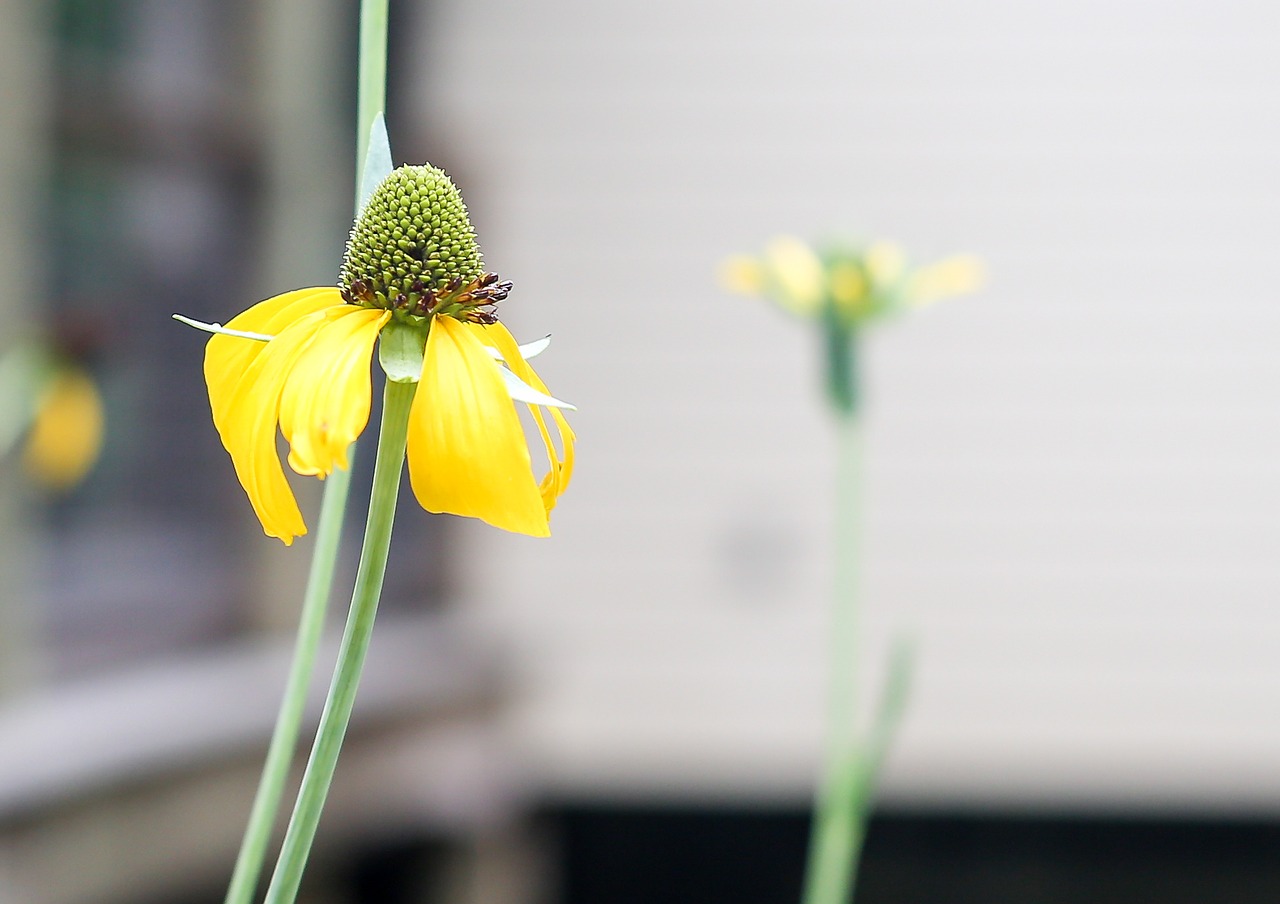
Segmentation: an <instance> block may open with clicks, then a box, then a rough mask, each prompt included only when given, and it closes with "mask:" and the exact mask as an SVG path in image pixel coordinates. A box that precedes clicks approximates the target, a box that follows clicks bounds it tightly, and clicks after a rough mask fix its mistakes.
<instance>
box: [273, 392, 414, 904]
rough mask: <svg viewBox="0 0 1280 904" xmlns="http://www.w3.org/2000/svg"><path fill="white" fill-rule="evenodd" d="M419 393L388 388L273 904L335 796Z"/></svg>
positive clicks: (282, 897)
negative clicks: (331, 664)
mask: <svg viewBox="0 0 1280 904" xmlns="http://www.w3.org/2000/svg"><path fill="white" fill-rule="evenodd" d="M415 389H416V384H414V383H393V382H391V381H390V380H388V381H387V389H386V393H385V395H384V396H383V402H382V427H381V431H380V433H379V435H378V455H377V458H376V460H375V461H374V465H373V491H372V493H371V494H370V497H369V520H368V522H367V523H366V525H365V533H364V548H363V549H362V550H361V551H360V567H359V569H358V570H357V572H356V586H355V591H354V592H353V593H352V595H351V611H350V613H349V614H348V616H347V627H346V631H345V632H344V633H343V635H342V646H341V648H340V649H339V651H338V667H337V670H336V671H335V672H334V675H333V683H332V684H331V685H330V686H329V697H328V699H327V700H326V701H325V705H324V713H323V714H322V715H321V717H320V728H319V730H318V731H317V732H316V740H315V744H314V745H313V746H312V748H311V758H310V759H309V760H308V761H307V770H306V772H305V773H304V774H303V776H302V787H301V788H300V789H299V790H298V801H297V803H296V804H295V805H294V808H293V816H292V818H290V820H289V829H288V831H287V832H286V833H285V838H284V846H283V847H282V848H281V850H280V859H279V860H278V861H276V869H275V873H274V875H272V877H271V885H270V887H269V888H268V889H267V897H266V904H292V902H293V900H294V898H295V897H296V896H297V894H298V885H299V883H300V882H301V881H302V871H303V869H304V868H305V867H306V864H307V855H308V854H309V853H310V852H311V842H312V841H313V840H314V839H315V835H316V826H317V825H318V824H319V822H320V811H321V810H322V809H323V807H324V801H325V798H326V797H327V796H328V794H329V784H330V782H332V780H333V773H334V769H335V768H336V767H337V764H338V752H339V751H340V750H341V749H342V739H343V738H344V737H345V736H346V733H347V724H348V723H349V722H350V721H351V710H352V708H353V707H354V706H355V699H356V688H357V687H358V686H359V684H360V673H361V671H362V670H363V668H364V660H365V654H367V653H368V651H369V639H370V637H371V636H372V633H373V619H374V616H375V615H376V613H377V611H378V598H379V597H380V596H381V594H382V578H383V575H384V573H385V572H386V568H387V551H388V550H389V549H390V547H391V523H392V521H393V520H394V519H395V514H396V493H397V491H398V490H399V488H400V471H401V469H402V468H403V465H404V446H405V437H406V435H407V433H408V427H409V406H410V404H411V403H412V401H413V393H414V390H415Z"/></svg>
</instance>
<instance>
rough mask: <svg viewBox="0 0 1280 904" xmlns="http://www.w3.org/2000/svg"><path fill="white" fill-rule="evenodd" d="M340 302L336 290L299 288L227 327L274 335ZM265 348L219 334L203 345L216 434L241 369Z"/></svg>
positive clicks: (264, 304)
mask: <svg viewBox="0 0 1280 904" xmlns="http://www.w3.org/2000/svg"><path fill="white" fill-rule="evenodd" d="M342 303H343V302H342V296H341V295H339V294H338V290H337V289H332V288H314V289H299V290H298V291H296V292H286V293H285V294H283V295H277V296H275V297H274V298H268V299H267V300H266V301H260V302H258V303H257V304H255V305H254V306H253V307H251V308H249V309H248V310H247V311H245V312H244V313H242V314H238V315H237V316H235V317H233V318H232V319H231V321H230V322H229V323H228V324H227V326H228V327H229V328H231V329H235V330H241V331H243V332H249V333H263V334H266V335H268V336H275V335H278V334H279V333H281V332H282V331H283V330H284V329H285V328H286V327H288V326H289V324H291V323H293V322H294V321H295V320H297V319H298V318H300V317H303V316H305V315H307V314H310V313H311V312H312V311H318V310H322V309H323V308H327V307H332V306H334V305H341V304H342ZM266 347H267V344H266V343H264V342H258V341H255V340H253V339H240V338H237V337H234V336H220V335H215V336H213V337H211V338H210V339H209V343H208V345H206V346H205V351H204V379H205V383H207V384H208V386H209V406H210V408H212V409H213V423H214V426H216V427H217V428H218V433H219V434H221V433H222V432H223V429H224V424H225V422H226V403H227V400H228V399H229V398H230V396H231V393H232V392H233V391H234V390H235V387H236V384H237V383H239V382H240V378H241V377H242V376H243V375H244V372H245V369H246V368H247V367H248V366H249V364H250V363H251V362H252V361H253V360H254V359H255V358H257V357H258V356H259V355H261V354H263V352H265V351H266Z"/></svg>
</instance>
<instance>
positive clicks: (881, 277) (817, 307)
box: [720, 236, 984, 327]
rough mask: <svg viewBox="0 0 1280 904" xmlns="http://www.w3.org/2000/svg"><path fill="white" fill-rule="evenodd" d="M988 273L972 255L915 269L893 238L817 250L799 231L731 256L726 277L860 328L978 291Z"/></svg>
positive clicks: (745, 291) (727, 282) (805, 313)
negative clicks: (752, 252) (758, 249)
mask: <svg viewBox="0 0 1280 904" xmlns="http://www.w3.org/2000/svg"><path fill="white" fill-rule="evenodd" d="M983 273H984V271H983V266H982V262H981V261H980V260H979V259H978V258H977V257H974V256H973V255H969V254H959V255H954V256H952V257H947V258H943V259H942V260H939V261H936V262H934V263H930V264H925V265H923V266H919V267H915V268H912V267H911V266H910V262H909V260H908V258H907V254H906V252H905V251H904V250H903V248H902V247H901V246H900V245H897V244H895V243H893V242H885V241H877V242H872V243H870V244H867V245H865V246H860V245H854V244H848V243H833V244H830V245H827V246H822V247H818V248H815V247H813V246H811V245H809V244H807V243H806V242H804V241H802V240H801V239H798V238H795V237H794V236H779V237H777V238H775V239H772V240H771V241H770V242H769V243H768V244H766V245H765V248H764V251H763V253H761V254H760V255H758V256H750V255H735V256H734V257H731V258H729V259H728V260H726V261H725V262H724V264H723V265H722V266H721V268H720V282H721V284H722V285H723V286H724V287H725V288H727V289H729V290H730V291H732V292H736V293H738V294H741V295H753V296H758V297H764V298H768V299H770V300H771V301H774V302H776V303H777V304H778V306H779V307H781V308H782V309H783V310H785V311H787V312H789V313H792V314H796V315H798V316H801V317H818V316H825V315H828V314H829V315H833V316H834V318H835V319H836V320H838V321H840V322H842V323H844V324H845V325H846V326H849V327H856V326H859V325H861V324H863V323H865V322H867V321H869V320H872V319H875V318H878V317H882V316H884V315H887V314H891V313H896V312H897V311H900V310H903V309H906V308H912V307H920V306H923V305H926V304H930V303H932V302H934V301H938V300H939V299H942V298H946V297H948V296H951V295H964V294H967V293H971V292H974V291H977V290H978V289H979V288H980V287H981V286H982V282H983Z"/></svg>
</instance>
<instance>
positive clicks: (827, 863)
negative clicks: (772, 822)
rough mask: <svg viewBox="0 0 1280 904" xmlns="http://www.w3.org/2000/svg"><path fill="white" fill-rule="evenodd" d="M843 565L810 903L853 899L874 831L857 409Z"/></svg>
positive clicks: (840, 544) (843, 475) (845, 488)
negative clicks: (865, 718) (870, 828)
mask: <svg viewBox="0 0 1280 904" xmlns="http://www.w3.org/2000/svg"><path fill="white" fill-rule="evenodd" d="M838 423H839V459H838V463H837V466H838V471H837V477H836V512H835V520H836V534H835V541H836V546H835V550H836V567H835V580H834V586H833V603H834V607H833V610H832V620H831V637H830V642H831V652H830V656H831V662H830V681H831V685H830V689H829V691H828V694H829V697H828V707H829V711H828V716H827V719H828V724H827V750H826V765H825V775H824V776H823V782H822V787H821V789H820V792H819V795H818V801H817V804H816V806H815V812H814V818H813V826H812V829H811V834H810V839H809V858H808V864H807V866H806V872H805V886H804V897H803V901H804V904H848V902H849V901H852V899H853V887H854V882H855V879H856V874H857V868H858V857H859V854H860V853H861V850H862V842H863V838H864V837H865V835H866V816H867V806H866V804H867V801H866V800H865V798H866V796H867V794H868V791H869V788H870V783H869V782H868V781H866V769H865V766H866V764H865V763H864V759H865V751H864V750H863V749H862V745H861V744H860V742H859V730H858V594H857V591H858V586H857V585H858V533H859V524H860V517H859V515H860V508H861V505H860V503H861V498H860V496H861V494H860V490H861V469H862V437H861V430H860V425H859V422H858V415H857V412H856V411H855V410H849V411H841V412H840V413H839V420H838Z"/></svg>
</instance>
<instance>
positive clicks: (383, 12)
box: [356, 0, 389, 214]
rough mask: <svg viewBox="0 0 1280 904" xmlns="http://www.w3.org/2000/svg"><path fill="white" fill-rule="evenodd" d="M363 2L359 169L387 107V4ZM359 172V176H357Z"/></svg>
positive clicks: (384, 0) (358, 101)
mask: <svg viewBox="0 0 1280 904" xmlns="http://www.w3.org/2000/svg"><path fill="white" fill-rule="evenodd" d="M388 2H389V0H361V3H360V73H359V75H358V76H357V84H356V169H357V170H358V169H359V168H360V167H362V166H364V161H365V157H366V156H367V155H368V153H369V129H370V127H371V126H372V125H373V118H374V117H375V116H377V115H378V114H379V113H381V112H383V110H385V109H386V106H387V4H388ZM358 176H359V173H357V177H358ZM356 213H357V214H358V213H360V181H359V178H357V180H356Z"/></svg>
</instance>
